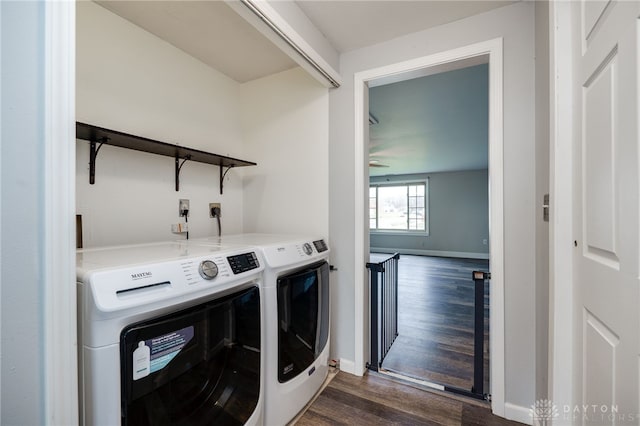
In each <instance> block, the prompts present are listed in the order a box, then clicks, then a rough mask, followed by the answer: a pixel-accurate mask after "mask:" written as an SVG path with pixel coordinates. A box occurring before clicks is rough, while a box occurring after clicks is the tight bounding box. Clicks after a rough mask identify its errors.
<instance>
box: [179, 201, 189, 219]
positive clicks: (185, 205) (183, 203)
mask: <svg viewBox="0 0 640 426" xmlns="http://www.w3.org/2000/svg"><path fill="white" fill-rule="evenodd" d="M185 210H186V211H187V216H188V215H189V210H190V209H189V200H187V199H185V198H181V199H180V201H178V217H183V216H184V214H183V212H184V211H185Z"/></svg>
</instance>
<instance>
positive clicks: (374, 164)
mask: <svg viewBox="0 0 640 426" xmlns="http://www.w3.org/2000/svg"><path fill="white" fill-rule="evenodd" d="M369 167H389V165H388V164H383V163H381V162H380V161H379V160H371V159H370V160H369Z"/></svg>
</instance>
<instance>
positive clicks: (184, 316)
mask: <svg viewBox="0 0 640 426" xmlns="http://www.w3.org/2000/svg"><path fill="white" fill-rule="evenodd" d="M120 357H121V358H120V365H121V366H122V368H121V389H122V398H121V401H122V424H123V425H136V426H137V425H154V426H156V425H211V424H216V425H218V424H220V425H241V424H244V423H245V422H246V421H247V420H248V419H249V417H250V416H251V415H252V414H253V412H254V410H255V408H256V406H257V405H258V400H259V396H260V395H259V394H260V294H259V290H258V288H256V287H252V288H250V289H246V290H243V291H241V292H238V293H235V294H233V295H230V296H228V297H225V298H222V299H217V300H211V301H208V302H206V303H203V304H200V305H198V306H195V307H193V308H190V309H186V310H182V311H179V312H175V313H173V314H169V315H164V316H161V317H158V318H154V319H152V320H149V321H144V322H142V323H138V324H134V325H131V326H129V327H126V328H125V329H124V330H123V331H122V333H121V339H120Z"/></svg>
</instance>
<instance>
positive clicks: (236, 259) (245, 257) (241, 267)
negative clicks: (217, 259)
mask: <svg viewBox="0 0 640 426" xmlns="http://www.w3.org/2000/svg"><path fill="white" fill-rule="evenodd" d="M227 261H229V266H231V271H233V273H234V274H241V273H243V272H247V271H250V270H252V269H257V268H259V267H260V263H259V262H258V258H257V257H256V254H255V253H254V252H251V253H243V254H238V255H235V256H229V257H227Z"/></svg>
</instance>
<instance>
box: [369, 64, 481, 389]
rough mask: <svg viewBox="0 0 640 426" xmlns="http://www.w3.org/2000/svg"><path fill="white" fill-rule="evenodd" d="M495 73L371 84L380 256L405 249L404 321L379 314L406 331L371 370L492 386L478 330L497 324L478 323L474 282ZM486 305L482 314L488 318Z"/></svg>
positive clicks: (401, 281) (373, 220)
mask: <svg viewBox="0 0 640 426" xmlns="http://www.w3.org/2000/svg"><path fill="white" fill-rule="evenodd" d="M482 59H485V60H487V61H488V58H487V57H486V56H484V57H480V58H478V60H482ZM463 64H464V62H463ZM452 65H453V66H455V65H456V64H452ZM464 65H466V64H464ZM488 72H489V67H488V63H487V62H485V63H480V64H477V65H472V66H466V67H463V68H458V69H453V70H448V71H445V72H441V73H437V74H429V75H426V76H421V77H417V78H411V79H409V80H402V81H397V82H393V83H390V84H384V85H379V84H377V81H376V80H374V81H372V82H370V84H369V114H370V116H371V117H372V119H370V125H369V154H370V157H369V182H370V183H369V222H370V225H369V226H370V238H369V243H370V251H371V253H372V254H371V257H372V258H371V259H370V261H371V262H374V261H375V260H374V259H373V257H376V258H378V257H379V253H396V252H398V253H400V254H401V256H400V257H399V259H398V265H397V270H398V275H397V282H395V283H393V285H396V286H397V310H396V311H393V310H392V312H390V313H391V314H395V315H397V319H394V321H393V322H391V323H387V324H383V323H382V322H379V327H380V328H386V327H388V324H392V323H393V324H397V330H386V329H385V330H381V335H384V336H391V335H393V334H396V335H397V336H396V337H395V339H394V340H393V341H392V345H391V346H390V347H389V348H388V351H387V347H385V348H380V349H381V350H382V352H381V355H384V356H383V357H381V358H380V361H381V362H380V363H378V364H375V363H374V361H373V360H372V361H371V363H372V364H371V366H370V368H374V369H376V370H377V371H382V372H385V373H393V374H398V375H401V376H404V377H408V378H411V379H413V380H417V381H420V382H426V383H429V384H437V385H439V386H441V387H444V389H446V390H451V391H454V392H455V391H458V392H459V393H464V394H471V395H472V396H474V397H476V398H484V397H485V395H486V394H487V393H488V392H489V388H488V383H483V382H484V381H482V382H480V383H474V379H475V378H476V375H479V377H483V376H484V371H483V370H484V364H485V362H484V361H487V366H488V356H487V355H488V353H486V354H485V353H484V352H485V351H484V349H485V348H487V349H488V346H487V345H484V344H483V343H484V339H482V340H480V342H481V344H480V345H478V348H477V351H478V352H477V353H478V354H480V355H479V356H480V357H483V356H482V355H484V357H483V358H484V361H482V360H481V361H480V363H479V364H477V363H476V362H475V361H476V356H478V355H476V348H475V345H476V342H477V341H478V340H476V336H475V333H476V332H477V333H478V334H480V335H482V336H484V335H485V334H486V337H487V338H488V329H487V333H485V330H484V328H485V327H484V324H478V330H476V328H475V325H476V324H475V319H476V312H475V310H476V301H475V290H476V289H475V283H474V280H473V272H474V271H483V272H488V271H489V245H488V238H489V217H488V208H489V206H488V196H489V194H488V98H489V94H488V92H489V86H488ZM385 269H386V268H385ZM371 285H374V282H373V281H372V282H371ZM480 285H482V286H483V287H484V282H483V283H480ZM483 290H484V289H483ZM487 290H488V288H487ZM483 292H484V291H483ZM379 293H381V292H379ZM486 293H487V294H486V296H487V298H488V296H489V294H488V291H487V292H486ZM382 300H383V299H382V298H381V299H380V301H381V302H382ZM487 302H488V300H487ZM484 304H485V301H484V300H481V301H480V302H479V303H478V304H477V308H478V309H480V312H479V313H478V315H480V316H481V317H482V318H483V319H482V320H481V321H480V322H486V323H487V325H488V315H485V311H484ZM381 308H382V307H381ZM488 308H489V306H488V303H487V311H486V313H487V314H488ZM371 309H372V310H377V307H376V306H374V305H373V304H372V306H371ZM374 325H375V324H374V323H373V319H372V327H374ZM373 340H376V339H373ZM389 343H391V342H389ZM374 350H375V351H376V352H377V351H378V348H375V347H374V344H373V342H372V348H371V351H374ZM374 364H375V365H374ZM476 369H477V370H478V371H475V370H476ZM487 371H488V368H487Z"/></svg>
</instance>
